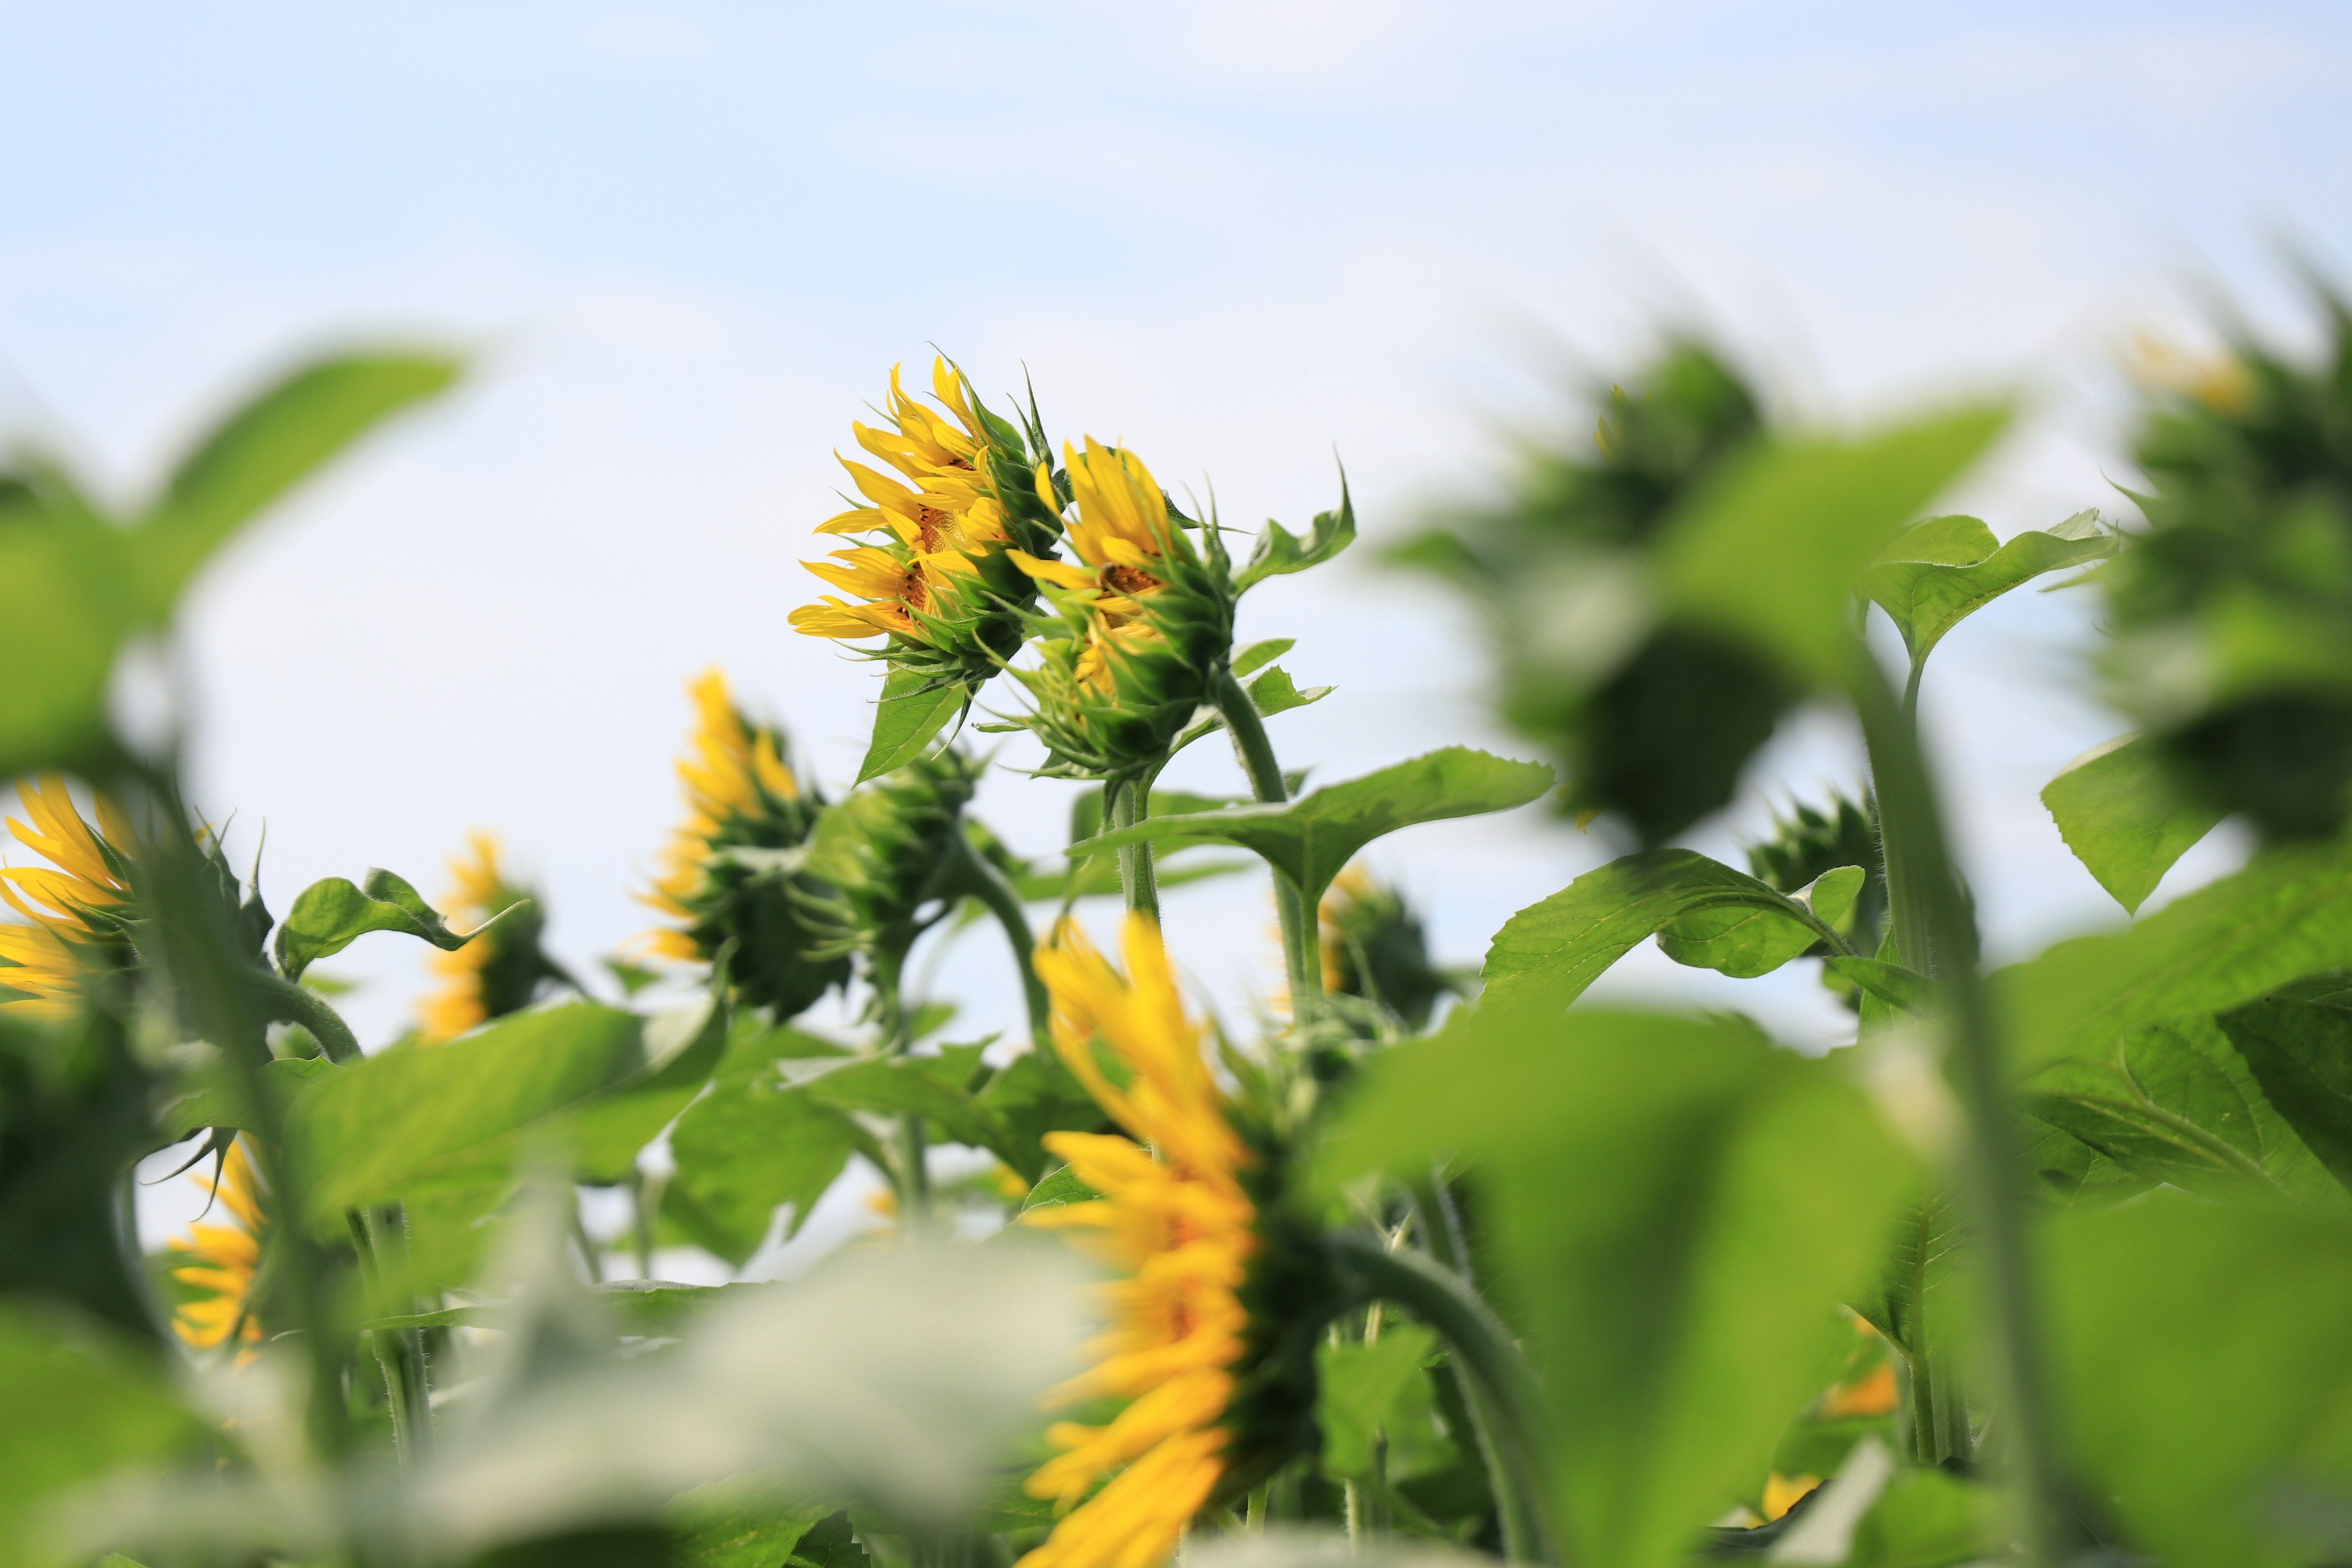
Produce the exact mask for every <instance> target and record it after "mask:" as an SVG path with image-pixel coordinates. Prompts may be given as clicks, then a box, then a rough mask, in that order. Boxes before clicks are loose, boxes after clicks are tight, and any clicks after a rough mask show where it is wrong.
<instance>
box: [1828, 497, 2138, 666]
mask: <svg viewBox="0 0 2352 1568" xmlns="http://www.w3.org/2000/svg"><path fill="white" fill-rule="evenodd" d="M2114 552H2115V536H2114V535H2112V534H2110V533H2109V532H2107V531H2106V530H2105V529H2103V528H2101V527H2100V526H2099V514H2098V513H2097V512H2095V511H2084V512H2077V513H2076V514H2075V515H2074V516H2073V517H2070V518H2068V519H2067V520H2066V521H2063V522H2062V523H2060V524H2058V525H2057V526H2056V527H2055V528H2052V529H2048V530H2044V531H2029V532H2025V533H2021V534H2019V535H2018V536H2017V537H2016V538H2014V539H2011V541H2010V542H2008V543H2006V544H2002V543H2000V542H1998V541H1996V540H1995V539H1994V538H1993V535H1992V530H1990V529H1989V528H1987V527H1986V526H1985V525H1984V524H1983V523H1982V522H1979V521H1978V520H1977V519H1975V518H1973V517H1931V518H1929V519H1928V520H1927V521H1925V522H1921V523H1916V524H1915V525H1913V526H1912V527H1911V528H1908V529H1906V530H1905V531H1903V533H1902V534H1901V535H1900V536H1898V537H1897V538H1896V539H1895V542H1893V543H1891V544H1889V545H1888V546H1887V547H1886V548H1885V550H1883V551H1881V552H1879V555H1878V559H1877V560H1876V561H1874V562H1873V563H1871V565H1870V569H1869V570H1868V571H1867V572H1865V573H1864V574H1863V579H1862V584H1863V591H1864V593H1866V594H1868V595H1870V597H1871V599H1872V600H1873V601H1874V603H1875V604H1876V605H1878V607H1879V608H1881V609H1883V610H1885V612H1886V615H1887V618H1888V619H1889V620H1892V621H1893V622H1894V623H1895V630H1897V631H1899V632H1901V633H1902V634H1903V646H1904V647H1905V648H1906V650H1907V651H1908V652H1909V653H1910V655H1911V663H1912V665H1913V666H1914V667H1915V668H1916V667H1917V666H1919V665H1922V664H1925V663H1926V662H1927V655H1928V654H1929V652H1931V651H1932V650H1933V649H1934V648H1935V646H1936V644H1937V642H1939V641H1941V640H1942V638H1943V637H1944V634H1945V633H1947V632H1948V631H1950V630H1951V629H1952V628H1953V627H1954V626H1958V625H1959V624H1960V622H1962V621H1963V620H1966V619H1967V618H1968V617H1969V616H1972V615H1974V614H1975V613H1976V612H1977V611H1979V610H1980V609H1982V608H1984V606H1985V605H1989V604H1990V603H1992V601H1993V600H1995V599H1997V598H1999V597H2000V596H2001V595H2003V594H2006V593H2008V592H2009V591H2010V590H2011V588H2015V587H2019V586H2021V585H2022V584H2027V583H2030V582H2032V580H2033V579H2034V578H2036V577H2039V576H2042V574H2045V573H2050V572H2063V571H2064V570H2066V569H2067V568H2069V567H2074V566H2084V565H2088V564H2089V563H2091V562H2094V561H2097V560H2099V559H2101V558H2103V557H2105V556H2107V555H2111V554H2113V553H2114Z"/></svg>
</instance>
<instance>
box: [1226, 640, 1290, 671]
mask: <svg viewBox="0 0 2352 1568" xmlns="http://www.w3.org/2000/svg"><path fill="white" fill-rule="evenodd" d="M1297 646H1298V639H1297V637H1266V638H1264V639H1262V640H1260V641H1258V642H1254V643H1252V644H1250V645H1249V646H1248V647H1237V648H1235V649H1234V657H1233V670H1234V674H1235V675H1237V676H1247V675H1249V674H1250V673H1252V672H1253V671H1255V670H1258V669H1262V668H1265V666H1267V665H1269V664H1272V663H1273V662H1274V661H1275V660H1276V659H1277V658H1281V657H1282V656H1283V655H1284V654H1286V653H1288V652H1289V651H1290V650H1291V649H1292V648H1294V647H1297Z"/></svg>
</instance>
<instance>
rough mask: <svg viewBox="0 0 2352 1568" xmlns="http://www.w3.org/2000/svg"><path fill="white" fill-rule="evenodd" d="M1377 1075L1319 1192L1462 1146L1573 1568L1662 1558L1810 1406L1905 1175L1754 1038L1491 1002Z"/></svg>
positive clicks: (1867, 1125) (1828, 1069)
mask: <svg viewBox="0 0 2352 1568" xmlns="http://www.w3.org/2000/svg"><path fill="white" fill-rule="evenodd" d="M1456 1018H1457V1019H1458V1020H1459V1022H1456V1023H1453V1024H1450V1025H1449V1026H1448V1027H1447V1029H1446V1030H1445V1031H1444V1033H1442V1034H1441V1035H1439V1036H1438V1037H1435V1038H1433V1039H1431V1040H1426V1041H1421V1042H1415V1043H1412V1044H1408V1045H1404V1046H1401V1047H1395V1048H1393V1049H1391V1050H1390V1051H1387V1052H1385V1053H1383V1054H1381V1055H1380V1056H1377V1057H1374V1058H1371V1059H1370V1061H1369V1062H1368V1063H1367V1064H1366V1065H1365V1068H1364V1069H1363V1072H1364V1079H1363V1081H1362V1083H1361V1085H1360V1088H1359V1089H1357V1091H1356V1093H1355V1094H1354V1095H1353V1096H1352V1097H1351V1099H1350V1100H1349V1101H1348V1103H1347V1105H1346V1106H1345V1108H1344V1109H1343V1110H1342V1112H1341V1114H1340V1118H1339V1124H1338V1126H1337V1128H1336V1129H1335V1130H1334V1131H1333V1133H1332V1135H1331V1137H1330V1139H1329V1141H1328V1143H1327V1144H1326V1146H1325V1149H1324V1151H1323V1152H1322V1154H1321V1157H1320V1158H1319V1159H1318V1164H1317V1174H1318V1178H1319V1180H1320V1182H1321V1184H1323V1185H1324V1187H1325V1188H1326V1190H1336V1189H1337V1188H1338V1187H1339V1186H1340V1185H1342V1184H1345V1183H1348V1182H1349V1181H1351V1180H1353V1179H1355V1178H1357V1177H1359V1176H1360V1175H1362V1174H1364V1173H1368V1172H1370V1171H1374V1170H1426V1169H1427V1168H1428V1162H1429V1161H1430V1160H1432V1159H1433V1158H1435V1157H1438V1156H1440V1155H1444V1154H1448V1153H1454V1152H1459V1153H1460V1154H1461V1155H1462V1156H1463V1157H1465V1159H1466V1160H1467V1161H1468V1162H1469V1165H1470V1169H1471V1171H1472V1173H1474V1179H1475V1182H1476V1184H1477V1191H1478V1194H1479V1196H1480V1200H1481V1209H1480V1213H1481V1215H1482V1219H1483V1221H1484V1223H1485V1224H1486V1225H1487V1226H1491V1229H1490V1230H1488V1231H1487V1232H1486V1234H1487V1235H1489V1236H1491V1237H1492V1244H1493V1247H1494V1248H1495V1261H1496V1278H1497V1279H1500V1280H1502V1281H1505V1282H1506V1291H1507V1303H1508V1304H1509V1306H1510V1308H1511V1309H1512V1310H1513V1312H1514V1314H1515V1323H1516V1326H1517V1328H1518V1329H1519V1330H1520V1331H1521V1332H1522V1333H1523V1334H1524V1335H1525V1337H1526V1340H1527V1342H1528V1348H1529V1351H1530V1352H1531V1353H1532V1354H1533V1356H1534V1357H1535V1359H1536V1361H1537V1363H1538V1371H1539V1372H1540V1373H1542V1374H1543V1383H1544V1386H1545V1388H1546V1390H1547V1392H1548V1394H1549V1396H1550V1398H1551V1400H1552V1401H1553V1403H1554V1405H1555V1406H1556V1408H1557V1411H1558V1422H1557V1433H1558V1447H1559V1463H1560V1475H1559V1486H1560V1507H1559V1517H1560V1518H1561V1519H1562V1520H1563V1521H1566V1524H1567V1527H1568V1529H1569V1530H1570V1532H1571V1533H1572V1536H1573V1537H1574V1539H1572V1540H1571V1541H1570V1542H1568V1543H1566V1544H1567V1545H1568V1548H1569V1550H1568V1552H1567V1553H1566V1556H1567V1559H1568V1560H1570V1561H1577V1562H1585V1563H1611V1564H1613V1565H1618V1568H1656V1565H1659V1564H1664V1563H1669V1562H1674V1561H1677V1560H1678V1559H1679V1557H1680V1555H1681V1553H1682V1552H1684V1551H1685V1550H1686V1549H1687V1548H1688V1547H1689V1545H1690V1544H1691V1542H1692V1541H1693V1540H1694V1539H1695V1538H1696V1534H1697V1532H1698V1531H1699V1529H1700V1527H1701V1526H1703V1525H1704V1524H1705V1523H1706V1521H1708V1520H1709V1519H1710V1518H1712V1517H1714V1516H1715V1515H1717V1514H1718V1513H1719V1512H1720V1511H1721V1510H1722V1508H1723V1506H1724V1499H1725V1498H1726V1497H1727V1496H1729V1495H1731V1489H1732V1488H1733V1487H1734V1486H1736V1485H1737V1484H1738V1480H1739V1479H1740V1478H1741V1477H1743V1476H1745V1475H1748V1474H1749V1473H1750V1472H1751V1471H1752V1468H1753V1467H1754V1464H1755V1462H1756V1456H1757V1455H1759V1453H1769V1451H1770V1448H1771V1445H1772V1441H1773V1438H1774V1437H1775V1436H1776V1435H1777V1434H1778V1433H1779V1432H1780V1429H1781V1427H1782V1426H1784V1425H1785V1424H1786V1423H1787V1422H1788V1421H1789V1419H1790V1417H1791V1416H1792V1415H1795V1414H1796V1413H1797V1412H1798V1411H1799V1410H1800V1409H1801V1408H1802V1407H1803V1406H1804V1405H1807V1404H1808V1403H1809V1402H1810V1401H1811V1399H1812V1398H1813V1397H1814V1396H1815V1395H1816V1394H1818V1393H1819V1392H1820V1387H1819V1384H1818V1383H1817V1382H1816V1381H1815V1376H1816V1371H1817V1369H1818V1368H1819V1366H1820V1365H1822V1363H1824V1362H1825V1361H1827V1360H1828V1359H1829V1354H1830V1352H1832V1351H1833V1350H1834V1349H1835V1348H1836V1347H1835V1346H1834V1345H1833V1344H1832V1341H1833V1340H1834V1339H1835V1338H1836V1337H1837V1336H1840V1335H1843V1334H1846V1333H1847V1332H1849V1331H1848V1330H1846V1329H1845V1328H1844V1327H1843V1324H1842V1323H1841V1322H1840V1321H1839V1318H1838V1316H1837V1314H1836V1311H1835V1307H1836V1305H1837V1303H1838V1302H1839V1301H1841V1300H1848V1299H1851V1298H1852V1297H1853V1294H1854V1293H1855V1292H1856V1290H1857V1289H1859V1288H1861V1287H1863V1286H1864V1285H1865V1284H1867V1283H1868V1282H1869V1281H1870V1280H1871V1279H1872V1278H1873V1277H1874V1274H1875V1273H1876V1271H1877V1270H1878V1268H1880V1267H1881V1259H1882V1245H1883V1241H1884V1238H1885V1236H1886V1234H1887V1232H1888V1229H1889V1227H1890V1226H1892V1224H1893V1222H1894V1220H1895V1215H1896V1213H1897V1211H1898V1209H1899V1207H1900V1205H1902V1203H1903V1201H1904V1199H1905V1197H1906V1195H1907V1194H1908V1193H1909V1192H1910V1190H1911V1189H1912V1186H1913V1182H1914V1174H1913V1172H1912V1171H1911V1169H1910V1167H1909V1165H1908V1164H1907V1163H1906V1158H1905V1156H1904V1154H1903V1152H1901V1150H1900V1149H1899V1148H1898V1147H1897V1145H1896V1143H1895V1140H1894V1139H1893V1138H1892V1137H1891V1136H1890V1135H1889V1134H1888V1132H1887V1131H1885V1128H1884V1127H1883V1126H1882V1125H1881V1123H1880V1121H1879V1120H1878V1117H1877V1114H1876V1112H1875V1111H1874V1109H1873V1108H1872V1106H1871V1104H1870V1102H1869V1101H1868V1100H1867V1099H1866V1098H1865V1097H1864V1095H1863V1093H1862V1091H1861V1090H1860V1089H1857V1088H1855V1087H1854V1086H1853V1084H1852V1083H1850V1082H1849V1081H1847V1079H1845V1078H1844V1077H1843V1075H1842V1073H1841V1071H1840V1068H1839V1067H1838V1066H1836V1065H1834V1064H1831V1063H1827V1062H1822V1061H1819V1060H1809V1059H1806V1058H1801V1057H1799V1056H1797V1055H1796V1054H1795V1053H1793V1052H1790V1051H1787V1050H1784V1049H1781V1048H1780V1047H1776V1046H1773V1045H1771V1044H1769V1042H1766V1041H1764V1040H1763V1039H1761V1038H1760V1037H1759V1036H1758V1035H1757V1034H1756V1033H1755V1032H1754V1031H1753V1030H1752V1029H1751V1028H1748V1027H1745V1026H1736V1025H1733V1024H1730V1023H1727V1022H1724V1021H1720V1020H1712V1019H1695V1018H1686V1017H1675V1016H1656V1015H1644V1014H1633V1013H1616V1012H1608V1011H1603V1010H1599V1009H1580V1010H1578V1011H1576V1012H1572V1013H1568V1014H1564V1015H1560V1014H1550V1013H1548V1012H1544V1011H1540V1010H1538V1009H1536V1008H1533V1007H1529V1006H1525V1005H1501V1006H1497V1005H1496V1002H1495V1000H1494V999H1493V997H1492V996H1491V995H1490V996H1489V998H1488V999H1487V1000H1486V1001H1484V1002H1482V1003H1480V1004H1479V1005H1478V1006H1476V1007H1475V1008H1471V1009H1468V1010H1466V1011H1465V1013H1462V1014H1457V1015H1456Z"/></svg>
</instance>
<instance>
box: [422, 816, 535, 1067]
mask: <svg viewBox="0 0 2352 1568" xmlns="http://www.w3.org/2000/svg"><path fill="white" fill-rule="evenodd" d="M508 887H509V883H508V881H507V876H506V872H505V870H504V869H503V868H501V867H500V866H499V838H498V835H497V834H495V833H485V832H483V831H481V830H480V829H478V828H477V829H476V830H475V831H473V832H471V833H469V834H467V836H466V852H465V853H464V854H462V855H453V856H451V857H450V858H449V893H448V896H447V897H446V898H445V899H443V900H441V918H442V919H443V920H444V921H446V922H447V923H448V925H449V927H450V929H451V930H453V931H459V930H462V931H474V930H477V929H478V928H479V927H480V926H481V925H482V923H483V922H484V921H488V919H489V918H490V917H491V916H493V915H495V914H497V913H499V911H500V910H503V909H505V908H506V907H507V905H508V904H509V903H510V902H512V900H510V899H509V898H508V897H507V896H506V894H507V889H508ZM497 952H498V949H497V948H496V947H495V946H494V945H493V944H492V943H491V942H490V941H489V940H488V938H485V939H484V940H482V941H480V942H467V944H466V945H465V946H463V947H461V948H458V949H457V950H456V951H454V952H441V951H439V950H438V949H436V950H435V952H434V953H433V955H432V956H431V957H430V958H428V959H426V960H425V964H426V966H427V967H428V968H430V969H431V970H432V972H433V973H434V975H435V977H436V979H438V980H439V981H440V984H439V986H438V987H437V988H436V989H435V990H434V991H433V992H432V993H431V994H429V995H427V996H426V997H425V999H424V1000H423V1001H421V1002H419V1003H418V1004H417V1006H416V1017H417V1026H418V1034H419V1036H420V1037H422V1038H423V1039H425V1040H426V1041H428V1042H431V1043H434V1044H438V1043H439V1042H441V1041H443V1040H454V1039H456V1038H457V1037H458V1036H460V1035H462V1034H464V1033H466V1032H467V1030H468V1029H478V1028H479V1027H481V1026H482V1025H484V1024H486V1023H488V1022H489V1017H490V1010H489V1006H488V1003H487V1002H486V1001H485V1000H484V998H483V995H482V968H483V966H484V965H485V964H487V963H489V962H490V960H491V958H492V957H494V956H495V955H496V953H497Z"/></svg>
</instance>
